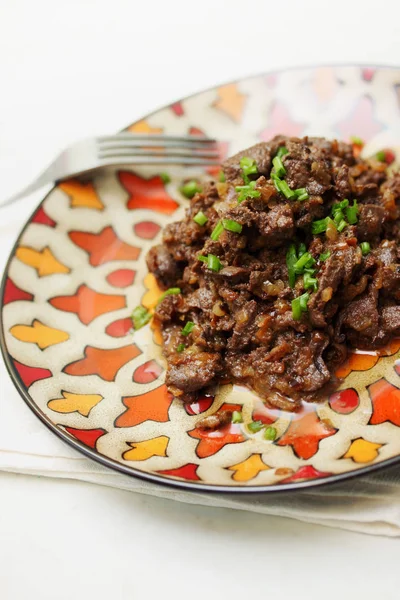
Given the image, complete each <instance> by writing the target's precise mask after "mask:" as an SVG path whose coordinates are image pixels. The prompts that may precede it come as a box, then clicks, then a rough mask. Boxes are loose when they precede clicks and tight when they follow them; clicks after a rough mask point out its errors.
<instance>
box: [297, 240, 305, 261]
mask: <svg viewBox="0 0 400 600" xmlns="http://www.w3.org/2000/svg"><path fill="white" fill-rule="evenodd" d="M306 251H307V248H306V245H305V244H303V243H301V244H299V247H298V250H297V254H298V257H299V258H300V256H303V254H305V253H306Z"/></svg>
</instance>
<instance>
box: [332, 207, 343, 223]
mask: <svg viewBox="0 0 400 600" xmlns="http://www.w3.org/2000/svg"><path fill="white" fill-rule="evenodd" d="M333 220H334V221H335V224H336V225H339V223H340V222H341V221H344V214H343V211H342V210H337V211H336V212H335V216H334V217H333Z"/></svg>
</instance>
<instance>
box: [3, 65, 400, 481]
mask: <svg viewBox="0 0 400 600" xmlns="http://www.w3.org/2000/svg"><path fill="white" fill-rule="evenodd" d="M399 116H400V70H397V69H390V68H360V67H334V68H331V67H329V68H327V67H323V68H316V69H301V70H291V71H285V72H281V73H274V74H269V75H261V76H257V77H250V78H248V79H243V80H241V81H238V82H236V83H230V84H227V85H222V86H219V87H216V88H214V89H211V90H207V91H205V92H201V93H199V94H196V95H194V96H191V97H190V98H186V99H185V100H182V101H180V102H176V103H175V104H172V105H171V106H167V107H165V108H163V109H161V110H159V111H157V112H155V113H153V114H152V115H150V116H149V117H147V118H146V119H144V120H142V121H139V122H137V123H134V124H133V125H131V126H130V127H129V128H128V130H129V131H134V132H146V133H147V132H148V133H152V132H164V133H177V134H179V133H185V134H186V133H193V134H201V133H204V134H206V135H209V136H212V137H216V138H217V139H219V140H221V143H220V147H221V153H222V154H223V155H228V154H232V153H234V152H236V151H238V150H239V149H242V148H246V147H247V146H250V145H251V144H253V143H255V142H257V141H259V140H267V139H269V138H270V137H271V136H273V135H275V134H277V133H282V134H287V135H296V136H301V135H304V134H314V135H323V136H327V137H339V138H342V139H348V138H349V136H352V135H357V136H360V137H362V138H363V139H364V140H365V141H366V142H367V145H366V148H365V152H366V154H369V153H372V152H374V151H376V150H377V149H379V148H382V147H387V146H394V145H398V144H399V140H400V119H399ZM168 174H169V176H170V178H171V180H170V182H168V183H165V181H164V178H163V177H161V176H160V175H161V174H160V171H159V170H154V169H149V168H134V169H127V168H125V167H124V168H120V169H119V168H117V169H115V168H110V169H106V170H104V171H102V172H99V173H96V174H95V175H94V176H93V177H92V179H90V180H89V181H85V182H82V181H78V180H70V181H67V182H65V183H62V184H60V185H58V186H57V187H55V188H54V189H53V190H52V191H51V192H50V194H49V195H48V196H47V197H46V198H45V199H44V200H43V202H42V203H41V205H40V207H39V208H38V209H37V210H36V212H35V213H34V215H33V216H32V217H31V218H30V220H29V222H28V223H27V225H26V227H25V228H24V230H23V232H22V233H21V235H20V237H19V239H18V241H17V244H16V246H15V248H14V250H13V252H12V255H11V257H10V259H9V262H8V265H7V268H6V272H5V277H4V280H3V285H2V290H1V298H2V307H1V321H2V333H1V345H2V350H3V353H4V357H5V360H6V364H7V367H8V369H9V371H10V374H11V377H12V378H13V380H14V382H15V385H16V386H17V388H18V390H19V392H20V393H21V396H22V397H23V398H24V400H25V401H26V402H27V403H28V405H29V406H30V407H31V408H32V409H33V410H34V412H35V413H36V414H37V415H38V416H39V417H40V418H41V419H42V420H43V421H44V422H45V423H46V425H48V426H49V427H50V428H51V429H52V430H53V431H54V432H55V433H57V434H58V435H59V436H60V437H61V438H63V439H64V440H65V441H67V442H69V443H70V444H72V445H73V446H74V447H76V448H77V449H78V450H80V451H82V452H84V453H85V454H86V455H88V456H90V457H92V458H94V459H95V460H97V461H99V462H101V463H103V464H104V465H107V466H109V467H111V468H114V469H117V470H119V471H122V472H124V473H128V474H130V475H134V476H137V477H142V478H146V479H150V480H152V481H157V482H159V483H166V484H169V485H179V486H183V487H187V488H192V489H193V488H194V489H199V490H219V491H234V490H236V491H238V490H240V491H273V490H282V489H297V488H299V487H303V486H306V485H307V486H309V485H315V484H317V483H318V484H320V483H325V482H330V481H336V480H338V479H343V478H345V477H348V476H351V475H354V474H356V473H365V472H366V471H368V470H372V469H374V468H377V467H379V466H383V465H386V464H389V463H392V462H394V461H396V460H399V458H400V429H399V427H400V377H399V375H400V361H399V360H398V358H399V356H400V353H399V349H400V341H399V340H393V342H392V343H391V344H390V345H389V346H388V347H386V348H384V349H383V350H381V351H380V352H379V353H362V354H352V355H350V358H349V359H348V360H347V362H346V364H344V365H343V366H342V367H341V368H340V372H339V375H340V376H342V377H344V380H343V383H342V385H341V387H340V388H339V390H338V391H337V392H336V393H335V394H333V395H332V396H331V397H329V398H326V400H325V402H323V403H321V404H312V405H305V406H304V408H303V409H302V410H301V412H299V413H296V414H288V413H284V412H281V411H278V410H269V409H267V408H266V407H265V406H264V405H263V403H262V402H261V401H260V400H259V399H257V398H256V397H255V396H254V395H253V394H252V393H251V392H249V391H248V390H246V389H245V388H242V387H234V388H232V386H229V385H226V386H223V387H222V388H221V390H220V392H219V393H218V394H217V396H216V397H215V398H212V397H203V398H201V399H200V400H199V401H198V402H196V403H194V404H192V405H188V406H183V405H182V404H181V403H180V402H179V401H177V400H174V399H173V398H172V397H171V396H170V395H168V394H167V393H166V389H165V385H164V383H163V382H164V362H163V358H162V354H161V347H160V336H159V332H157V331H156V330H154V329H152V328H151V325H148V326H146V327H145V328H143V329H142V330H140V331H139V332H137V333H135V334H133V331H132V327H131V320H130V313H131V311H132V309H133V308H134V307H135V306H137V305H138V304H140V303H142V304H143V306H145V307H146V308H148V309H150V310H151V309H152V308H153V307H154V305H155V303H156V301H157V299H158V297H159V295H160V291H159V290H158V289H157V286H156V284H155V280H154V278H153V276H151V275H149V274H147V272H146V266H145V256H146V253H147V251H148V250H149V248H150V247H151V246H152V245H153V244H155V243H157V242H158V241H159V240H160V238H161V230H162V228H163V227H164V226H165V225H166V224H167V223H168V222H170V221H171V220H177V219H180V218H181V216H182V214H183V211H184V209H185V205H186V203H187V200H185V199H184V198H183V197H182V196H181V195H180V193H179V191H178V188H179V185H180V184H181V182H182V179H183V178H186V177H190V176H191V175H196V176H202V177H210V176H212V175H215V170H214V172H207V171H203V172H202V173H199V172H198V171H197V172H195V171H192V170H185V171H183V170H182V169H180V168H175V169H169V170H168ZM221 406H224V407H234V408H235V409H236V408H237V409H240V410H242V412H243V415H244V420H245V421H246V420H247V421H250V420H252V419H253V420H258V419H259V420H261V421H263V422H264V423H273V424H274V427H275V428H276V429H277V432H278V435H277V438H276V440H275V441H274V442H269V441H266V440H264V439H262V434H261V433H259V434H254V435H248V430H247V428H246V426H245V424H232V425H229V426H226V427H225V428H223V429H221V430H217V431H208V432H207V431H202V430H200V429H198V428H197V426H196V423H197V422H198V421H199V418H200V417H199V415H201V417H204V416H207V415H208V414H211V413H213V412H215V411H216V410H217V409H218V408H220V407H221Z"/></svg>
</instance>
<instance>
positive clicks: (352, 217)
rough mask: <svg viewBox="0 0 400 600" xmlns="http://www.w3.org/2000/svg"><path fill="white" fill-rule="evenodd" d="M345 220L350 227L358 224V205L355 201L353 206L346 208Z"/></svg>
mask: <svg viewBox="0 0 400 600" xmlns="http://www.w3.org/2000/svg"><path fill="white" fill-rule="evenodd" d="M345 213H346V218H347V221H348V223H350V225H355V224H356V223H357V222H358V216H357V215H358V205H357V200H354V202H353V206H348V207H347V208H346V210H345Z"/></svg>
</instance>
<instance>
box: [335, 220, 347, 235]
mask: <svg viewBox="0 0 400 600" xmlns="http://www.w3.org/2000/svg"><path fill="white" fill-rule="evenodd" d="M347 225H348V223H346V221H345V220H344V219H342V220H341V221H340V223H339V224H338V226H337V230H338V231H339V233H341V232H342V231H343V229H344V228H345V227H347Z"/></svg>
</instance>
